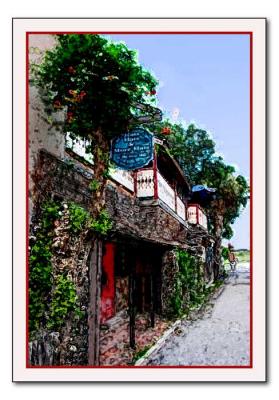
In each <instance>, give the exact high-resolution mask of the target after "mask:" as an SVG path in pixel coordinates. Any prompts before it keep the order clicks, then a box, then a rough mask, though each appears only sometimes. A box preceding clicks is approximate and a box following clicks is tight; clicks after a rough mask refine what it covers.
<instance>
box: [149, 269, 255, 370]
mask: <svg viewBox="0 0 279 400" xmlns="http://www.w3.org/2000/svg"><path fill="white" fill-rule="evenodd" d="M249 275H250V274H249V264H248V263H246V264H239V265H238V267H237V271H236V273H234V274H230V276H229V278H228V280H227V283H226V285H225V290H224V291H223V293H222V294H221V295H220V297H218V298H217V299H216V300H214V299H212V300H213V301H211V302H210V303H209V304H208V305H207V307H206V308H205V310H203V311H202V312H201V313H199V315H198V316H197V317H196V319H194V320H192V321H188V320H184V321H182V323H181V326H180V328H179V329H176V330H174V332H173V333H172V335H170V336H169V338H168V339H167V340H166V341H165V343H164V345H163V346H162V347H161V348H160V349H159V350H158V351H156V352H153V353H152V354H151V356H150V357H149V358H148V359H147V360H145V362H144V363H141V365H150V366H153V365H180V366H182V365H189V366H190V365H192V366H200V365H215V366H224V365H226V366H236V365H249V351H250V343H249V339H250V330H249V325H250V311H249V308H250V300H249V295H250V290H249V282H250V279H249Z"/></svg>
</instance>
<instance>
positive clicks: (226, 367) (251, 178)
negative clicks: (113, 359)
mask: <svg viewBox="0 0 279 400" xmlns="http://www.w3.org/2000/svg"><path fill="white" fill-rule="evenodd" d="M71 33H75V34H86V33H87V34H121V35H122V34H123V35H124V34H127V35H128V34H141V35H146V34H153V35H154V34H155V35H156V34H158V35H181V34H184V35H185V34H186V35H245V34H246V35H249V36H250V80H249V83H250V363H249V364H248V365H220V366H219V365H177V366H175V365H155V366H152V367H150V366H147V365H146V366H144V365H142V366H124V365H123V366H122V365H118V366H112V365H104V366H94V365H93V366H91V365H76V366H71V365H56V366H55V365H54V366H35V365H34V366H33V365H29V364H28V360H29V349H28V342H29V335H28V326H29V298H28V292H29V285H28V281H29V263H28V240H29V237H28V233H29V196H28V194H29V109H28V107H29V79H28V77H29V53H28V50H29V35H30V34H32V35H42V34H44V35H47V34H49V35H63V34H71ZM26 368H30V369H38V368H47V369H50V368H52V369H61V368H65V369H69V368H73V369H127V368H129V369H144V368H148V369H154V368H162V369H164V368H171V369H173V368H178V369H181V368H184V369H189V368H195V369H209V368H213V369H229V368H231V369H247V368H253V32H251V31H247V32H246V31H239V32H237V31H234V32H227V31H219V32H216V31H214V32H213V31H204V32H201V31H198V32H195V31H188V32H185V31H178V32H173V31H172V32H166V31H164V32H158V31H156V32H154V31H145V32H139V31H136V32H135V31H134V32H130V31H98V32H90V31H79V32H76V31H65V32H64V31H63V32H61V31H60V32H56V31H52V32H51V31H36V32H30V31H28V32H26Z"/></svg>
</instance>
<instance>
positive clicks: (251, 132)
mask: <svg viewBox="0 0 279 400" xmlns="http://www.w3.org/2000/svg"><path fill="white" fill-rule="evenodd" d="M250 366H251V368H253V33H252V32H251V33H250Z"/></svg>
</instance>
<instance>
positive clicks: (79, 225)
mask: <svg viewBox="0 0 279 400" xmlns="http://www.w3.org/2000/svg"><path fill="white" fill-rule="evenodd" d="M69 214H70V229H71V232H72V233H74V234H77V233H80V232H81V231H82V230H83V229H85V228H86V227H87V228H88V229H91V230H92V231H93V232H95V233H97V234H99V235H101V236H107V234H108V233H109V231H110V230H111V228H112V221H111V218H110V216H109V214H108V212H107V211H106V210H105V209H103V210H101V211H100V213H99V215H98V217H97V218H96V219H93V218H92V217H91V216H90V214H89V212H88V211H86V210H85V209H84V208H83V207H81V206H78V205H77V204H75V203H70V205H69Z"/></svg>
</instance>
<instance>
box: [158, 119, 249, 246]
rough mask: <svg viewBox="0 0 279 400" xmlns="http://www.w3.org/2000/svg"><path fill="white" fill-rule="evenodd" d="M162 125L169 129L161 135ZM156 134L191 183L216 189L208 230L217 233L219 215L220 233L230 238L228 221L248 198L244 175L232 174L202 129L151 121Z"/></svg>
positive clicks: (233, 220) (234, 217) (163, 127)
mask: <svg viewBox="0 0 279 400" xmlns="http://www.w3.org/2000/svg"><path fill="white" fill-rule="evenodd" d="M165 128H168V129H169V132H168V135H167V136H166V135H164V134H163V132H164V130H165ZM153 129H154V131H155V132H156V134H157V135H158V136H159V137H160V138H163V139H164V140H165V142H166V144H167V145H168V146H169V152H170V153H171V154H172V155H173V157H175V158H176V159H177V160H178V162H179V163H180V165H181V167H182V169H183V171H184V174H185V175H186V176H187V177H188V179H189V180H190V182H191V183H192V184H193V185H197V184H201V185H206V186H208V187H212V188H215V189H216V199H215V200H214V201H213V202H212V203H211V204H210V205H209V206H208V210H207V213H208V215H209V218H210V220H211V231H212V233H213V234H216V233H217V230H218V227H217V225H218V224H220V221H219V219H218V218H217V217H220V216H221V217H222V222H221V223H222V227H221V235H222V237H224V238H227V239H230V238H231V237H232V235H233V230H232V228H231V225H232V224H233V223H234V222H235V220H236V218H237V217H239V215H240V213H241V211H242V210H243V208H244V207H245V206H246V204H247V201H248V199H249V185H248V182H247V180H246V178H245V177H243V176H241V175H236V173H235V168H234V167H233V166H231V165H228V164H226V163H225V161H224V159H223V158H222V157H220V156H219V155H218V154H217V153H216V149H215V142H214V140H213V139H212V138H211V137H210V135H209V134H208V132H207V131H206V130H204V129H200V128H198V127H196V126H195V125H194V124H190V125H189V126H188V127H187V128H185V127H184V126H183V125H182V124H173V123H171V122H170V121H168V120H165V121H162V122H161V123H156V124H154V125H153Z"/></svg>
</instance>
